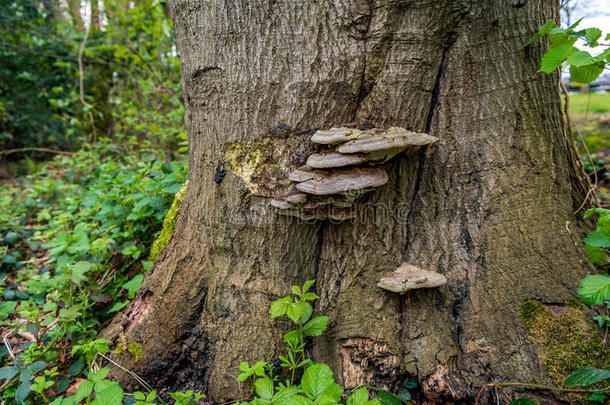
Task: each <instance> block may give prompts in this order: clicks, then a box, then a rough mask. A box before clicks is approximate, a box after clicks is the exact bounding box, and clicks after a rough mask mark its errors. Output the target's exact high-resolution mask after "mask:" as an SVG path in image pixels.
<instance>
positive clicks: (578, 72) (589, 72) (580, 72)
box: [570, 63, 604, 84]
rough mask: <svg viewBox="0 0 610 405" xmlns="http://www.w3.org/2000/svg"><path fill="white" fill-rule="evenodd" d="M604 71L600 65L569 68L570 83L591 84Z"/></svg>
mask: <svg viewBox="0 0 610 405" xmlns="http://www.w3.org/2000/svg"><path fill="white" fill-rule="evenodd" d="M603 71H604V65H603V64H600V63H595V64H590V65H586V66H574V65H572V66H570V81H572V82H576V83H585V84H586V83H591V82H592V81H594V80H595V79H597V78H598V77H599V75H600V74H601V73H602V72H603Z"/></svg>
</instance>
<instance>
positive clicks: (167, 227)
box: [147, 180, 188, 262]
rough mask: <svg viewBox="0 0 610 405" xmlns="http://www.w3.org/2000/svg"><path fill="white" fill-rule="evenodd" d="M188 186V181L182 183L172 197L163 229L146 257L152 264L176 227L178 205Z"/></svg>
mask: <svg viewBox="0 0 610 405" xmlns="http://www.w3.org/2000/svg"><path fill="white" fill-rule="evenodd" d="M187 186H188V180H187V181H186V182H185V183H184V185H183V186H182V188H181V189H180V191H178V192H177V193H176V195H175V196H174V202H173V203H172V206H171V207H170V208H169V211H168V212H167V215H166V216H165V219H164V220H163V228H161V233H160V234H159V236H158V237H157V239H155V241H154V242H153V244H152V247H151V248H150V255H149V256H148V259H147V260H148V261H149V262H154V261H155V260H157V257H159V253H161V250H162V249H163V248H164V247H165V245H166V244H167V242H168V241H169V238H170V237H171V236H172V233H173V232H174V227H175V226H176V217H177V216H178V212H179V211H180V205H181V204H182V198H183V197H184V194H186V188H187Z"/></svg>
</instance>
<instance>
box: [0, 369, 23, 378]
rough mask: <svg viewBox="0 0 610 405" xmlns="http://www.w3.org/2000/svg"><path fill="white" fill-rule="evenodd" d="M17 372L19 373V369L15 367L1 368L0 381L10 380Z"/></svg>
mask: <svg viewBox="0 0 610 405" xmlns="http://www.w3.org/2000/svg"><path fill="white" fill-rule="evenodd" d="M18 371H19V368H17V367H15V366H8V367H2V368H0V380H1V379H5V380H10V379H11V378H13V377H15V376H16V375H17V372H18Z"/></svg>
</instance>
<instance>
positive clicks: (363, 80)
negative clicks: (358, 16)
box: [352, 0, 374, 122]
mask: <svg viewBox="0 0 610 405" xmlns="http://www.w3.org/2000/svg"><path fill="white" fill-rule="evenodd" d="M373 3H374V0H370V1H369V2H368V6H369V13H368V15H367V16H366V18H367V21H366V28H365V29H364V32H363V33H362V37H361V38H362V41H363V44H362V47H363V54H362V72H361V73H360V85H359V86H358V98H357V99H356V105H355V106H354V113H353V114H352V121H354V122H355V121H356V116H357V115H358V110H359V109H360V104H361V103H362V100H364V98H365V97H366V96H367V94H368V92H367V91H366V85H365V83H366V55H367V51H368V50H367V45H368V40H369V38H370V37H369V34H370V30H371V22H372V21H373V10H374V8H373Z"/></svg>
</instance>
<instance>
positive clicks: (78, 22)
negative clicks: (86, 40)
mask: <svg viewBox="0 0 610 405" xmlns="http://www.w3.org/2000/svg"><path fill="white" fill-rule="evenodd" d="M80 8H81V0H68V11H69V13H70V18H71V19H72V25H73V26H74V28H76V29H77V30H79V31H82V30H83V29H84V28H83V18H82V16H81V13H80Z"/></svg>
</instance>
